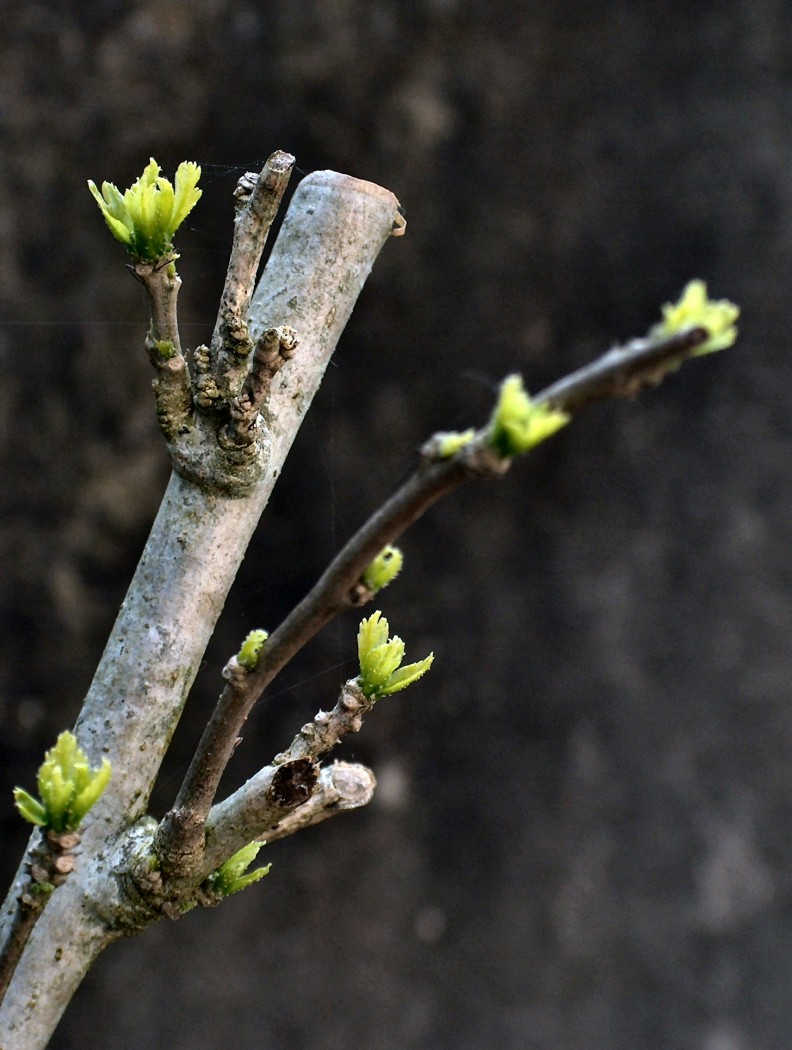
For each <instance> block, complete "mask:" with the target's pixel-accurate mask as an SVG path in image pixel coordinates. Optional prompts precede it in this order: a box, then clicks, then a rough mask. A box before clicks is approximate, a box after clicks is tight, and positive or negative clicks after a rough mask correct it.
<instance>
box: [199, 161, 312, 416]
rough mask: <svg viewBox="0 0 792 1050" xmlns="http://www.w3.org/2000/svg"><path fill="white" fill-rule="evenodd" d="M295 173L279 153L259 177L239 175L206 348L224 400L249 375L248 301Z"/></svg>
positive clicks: (291, 162) (235, 391) (250, 342)
mask: <svg viewBox="0 0 792 1050" xmlns="http://www.w3.org/2000/svg"><path fill="white" fill-rule="evenodd" d="M293 170H294V157H293V156H292V155H291V154H290V153H284V152H283V151H282V150H277V151H276V152H275V153H273V154H272V156H271V157H270V158H269V159H268V160H267V163H266V164H265V165H264V167H263V168H262V170H261V172H260V173H259V174H258V175H255V174H253V173H252V172H247V174H245V175H243V176H242V178H241V179H240V180H239V183H238V185H237V188H236V191H235V196H236V198H237V207H236V218H235V220H234V242H233V245H232V247H231V256H230V258H229V262H228V272H227V274H226V280H225V286H224V288H223V294H222V296H221V299H220V309H219V311H218V314H217V322H216V324H215V329H214V333H213V335H212V340H211V344H210V356H211V360H212V361H213V363H214V367H213V372H214V375H215V377H216V379H217V381H218V385H219V388H220V391H221V392H223V393H224V394H225V396H226V397H233V396H235V395H236V394H237V393H238V392H239V391H238V388H239V385H240V384H241V382H242V380H243V378H244V376H245V373H246V371H247V357H248V354H249V353H250V351H251V350H252V349H253V342H252V340H251V337H250V332H249V331H248V310H249V307H250V300H251V298H252V296H253V289H254V288H255V283H256V274H257V273H258V268H259V263H260V262H261V256H262V253H263V251H264V245H265V244H266V242H267V235H268V234H269V231H270V228H271V227H272V223H273V221H274V219H275V216H276V214H277V211H278V208H279V207H280V202H281V200H282V198H283V194H284V193H285V191H286V187H287V186H288V184H289V179H290V178H291V173H292V171H293Z"/></svg>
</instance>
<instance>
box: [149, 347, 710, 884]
mask: <svg viewBox="0 0 792 1050" xmlns="http://www.w3.org/2000/svg"><path fill="white" fill-rule="evenodd" d="M708 338H709V333H708V332H707V330H706V329H704V328H691V329H688V330H686V331H683V332H680V333H678V334H677V335H674V336H671V337H669V338H668V339H665V340H661V341H653V340H651V339H644V340H635V341H633V342H632V343H629V344H627V345H626V346H625V347H621V348H614V349H612V350H610V351H608V352H607V353H606V354H604V355H603V356H602V357H600V358H599V359H598V360H596V361H595V362H593V363H592V364H591V365H587V366H586V367H584V368H582V369H580V370H578V371H576V372H574V373H572V374H570V375H569V376H567V377H565V378H564V379H562V380H560V381H559V382H558V383H555V384H553V385H552V386H549V387H547V388H546V389H545V390H543V391H542V392H541V393H539V394H538V395H537V396H536V397H535V398H534V401H535V402H537V403H546V404H549V405H551V406H552V407H553V408H557V409H561V410H563V411H566V412H570V413H572V412H576V411H578V410H579V409H580V408H581V407H583V406H584V405H586V404H589V403H591V402H592V401H595V400H603V399H606V398H611V397H625V396H632V395H633V394H635V393H636V392H637V390H639V389H640V388H641V387H643V386H647V385H656V384H657V383H658V382H660V380H661V379H662V378H663V376H664V375H666V374H667V373H668V372H669V371H672V370H673V369H675V368H676V367H677V366H678V365H679V364H680V363H681V362H682V361H684V360H685V358H687V357H689V356H690V355H691V354H692V353H694V352H695V350H696V348H697V347H699V346H701V345H702V344H703V343H704V342H706V340H707V339H708ZM431 445H432V443H431V442H429V443H427V446H426V447H427V448H429V447H431ZM510 463H511V461H510V460H504V459H501V458H500V457H499V456H498V455H497V454H496V453H495V452H494V451H493V450H492V449H491V448H490V446H489V443H488V440H487V431H486V429H485V430H482V431H480V432H479V433H478V434H477V435H476V437H475V438H474V440H473V441H471V442H470V443H468V444H467V445H465V446H464V447H463V448H462V449H461V450H460V451H459V452H458V453H456V455H454V456H452V457H450V458H447V459H437V458H434V459H433V458H431V457H429V456H426V455H425V456H424V457H423V458H422V460H421V462H420V463H419V465H418V468H417V469H416V471H415V472H414V473H413V474H412V475H411V476H410V477H409V478H408V479H407V481H406V482H405V483H404V484H403V485H402V486H401V487H400V488H399V489H397V491H396V492H395V493H394V494H393V495H392V496H391V497H390V499H388V500H387V501H386V502H385V503H384V504H383V505H382V506H381V507H380V508H379V509H378V510H377V511H376V512H375V513H374V514H373V515H372V517H371V518H369V520H368V521H367V522H366V523H365V524H364V525H363V526H362V527H361V528H360V529H359V530H358V531H357V532H356V533H355V535H354V536H353V537H352V538H351V539H350V540H349V541H348V542H347V544H346V545H345V546H344V547H343V549H342V550H341V551H340V552H339V554H338V555H337V556H336V558H335V559H334V560H333V562H332V563H331V564H330V566H329V567H328V569H327V570H326V571H325V573H324V574H323V576H322V577H321V578H320V579H319V581H318V582H317V583H316V584H315V586H314V587H313V588H312V590H311V591H310V592H309V593H308V594H307V595H306V597H305V598H303V600H302V601H301V602H300V603H299V605H297V606H296V607H295V608H294V609H293V610H292V612H291V613H289V615H288V616H287V617H286V619H285V620H284V621H283V623H282V624H281V625H280V626H279V627H278V628H277V630H275V631H274V632H273V633H272V634H271V635H270V636H269V638H268V639H267V642H266V645H265V646H264V649H263V651H262V653H261V656H260V658H259V661H258V664H257V666H256V667H255V668H254V669H253V670H251V671H250V672H249V673H247V674H246V675H244V676H242V677H236V678H234V679H230V680H229V682H228V684H227V686H226V688H225V689H224V690H223V692H222V694H221V696H220V699H219V701H218V703H217V706H216V708H215V711H214V713H213V715H212V717H211V719H210V721H209V723H208V725H207V727H206V730H205V731H204V735H203V737H202V739H201V741H200V743H199V745H198V748H197V750H196V752H195V755H194V757H193V760H192V762H191V764H190V767H189V769H188V771H187V775H186V777H185V779H184V782H183V784H182V786H181V789H180V791H179V794H178V796H177V798H176V801H175V804H174V807H173V809H171V811H170V812H169V813H168V814H167V815H166V817H165V819H164V820H163V822H162V824H161V825H160V829H159V832H158V835H157V840H156V844H155V848H156V850H157V853H158V855H159V857H160V860H161V862H162V864H163V868H164V869H166V870H167V869H169V868H170V869H171V870H173V871H178V873H179V874H188V873H189V868H190V866H191V865H193V864H197V863H200V856H201V852H202V850H203V828H204V825H205V822H206V818H207V816H208V814H209V811H210V808H211V806H212V802H213V800H214V797H215V794H216V791H217V786H218V784H219V781H220V777H221V776H222V774H223V771H224V770H225V768H226V766H227V764H228V761H229V760H230V758H231V755H232V753H233V751H234V748H235V747H236V744H237V742H238V737H239V732H240V730H241V728H242V726H243V724H244V722H245V720H246V719H247V716H248V714H249V713H250V711H251V709H252V707H253V705H254V704H255V703H256V701H257V700H258V698H259V697H260V696H261V694H262V692H263V691H264V690H265V689H266V688H267V686H268V685H269V684H270V682H271V681H272V680H273V678H275V676H276V675H277V674H278V673H279V672H280V670H281V669H282V668H283V667H284V666H285V665H286V664H287V663H288V662H289V661H290V660H291V659H292V657H293V656H294V655H295V654H296V653H297V652H299V650H300V649H301V648H302V647H303V646H304V645H305V644H306V643H307V642H308V641H310V639H311V638H313V637H314V635H315V634H316V633H317V632H318V631H319V630H320V629H321V628H322V627H324V626H325V624H327V623H328V622H329V621H330V620H331V619H333V618H334V617H335V616H336V615H338V613H340V612H342V611H343V610H345V609H348V608H351V607H354V606H355V605H358V604H360V595H361V592H360V589H359V587H358V583H359V580H360V577H361V576H362V574H363V572H364V571H365V569H366V568H367V567H368V565H369V564H370V563H371V561H372V560H373V559H374V558H375V557H376V556H377V554H378V553H379V552H380V551H381V550H382V548H383V547H384V546H386V544H388V543H393V542H394V540H396V539H397V538H398V537H399V536H400V535H401V534H402V533H403V532H404V531H405V530H406V529H407V528H408V526H409V525H411V524H412V523H413V522H414V521H416V520H417V519H418V518H419V517H421V515H422V514H424V513H425V512H426V511H427V510H428V509H429V507H431V506H432V505H433V504H434V503H436V502H437V500H439V499H440V498H441V497H442V496H445V495H447V494H448V493H449V492H451V491H452V490H453V489H455V488H458V487H459V486H460V485H462V484H463V483H464V482H466V481H468V480H471V479H472V478H476V477H479V478H482V477H490V478H492V477H497V476H499V475H501V474H503V473H504V471H505V470H506V469H508V467H509V465H510Z"/></svg>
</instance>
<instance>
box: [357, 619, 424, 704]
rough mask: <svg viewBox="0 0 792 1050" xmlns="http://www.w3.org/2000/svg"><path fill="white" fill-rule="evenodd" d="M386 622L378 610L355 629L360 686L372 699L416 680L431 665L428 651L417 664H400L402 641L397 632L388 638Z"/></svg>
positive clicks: (395, 691)
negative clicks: (356, 632) (356, 633)
mask: <svg viewBox="0 0 792 1050" xmlns="http://www.w3.org/2000/svg"><path fill="white" fill-rule="evenodd" d="M388 630H389V626H388V621H387V620H386V619H385V617H384V616H383V615H382V613H381V612H380V611H379V610H377V611H376V612H374V613H372V614H371V616H369V617H368V618H367V619H365V620H361V622H360V628H359V630H358V659H359V661H360V676H359V679H358V681H359V682H360V688H361V689H362V690H363V693H364V694H365V695H366V696H367V697H369V699H371V698H376V697H380V696H389V695H390V694H391V693H397V692H399V690H401V689H406V688H407V686H408V685H411V684H412V683H413V682H415V681H417V680H418V679H419V678H420V677H421V675H423V674H425V673H426V671H428V670H429V668H430V667H431V665H432V661H433V660H434V654H433V653H430V654H429V656H427V657H426V659H424V660H421V661H420V662H419V663H414V664H408V665H407V666H406V667H401V662H402V660H403V659H404V642H403V641H402V640H401V638H399V637H398V635H394V636H393V638H388Z"/></svg>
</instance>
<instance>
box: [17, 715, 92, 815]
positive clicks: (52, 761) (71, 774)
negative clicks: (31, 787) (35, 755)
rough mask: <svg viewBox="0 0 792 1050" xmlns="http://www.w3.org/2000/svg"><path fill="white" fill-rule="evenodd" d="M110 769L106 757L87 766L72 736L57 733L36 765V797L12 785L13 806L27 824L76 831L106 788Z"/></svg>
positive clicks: (86, 761) (83, 754)
mask: <svg viewBox="0 0 792 1050" xmlns="http://www.w3.org/2000/svg"><path fill="white" fill-rule="evenodd" d="M110 772H111V768H110V763H109V761H108V760H107V759H106V758H103V759H102V764H101V766H100V767H99V768H98V769H91V767H90V766H89V765H88V759H87V757H86V755H85V752H84V751H82V750H81V748H79V747H78V746H77V739H76V737H75V736H74V735H73V734H72V733H69V732H65V733H61V735H60V736H59V737H58V740H57V742H56V744H55V746H54V747H52V748H50V750H49V751H48V752H47V753H46V755H45V756H44V761H43V763H42V764H41V766H40V768H39V771H38V790H39V797H38V798H35V797H34V796H33V795H30V794H29V793H28V792H27V791H25V790H24V789H23V788H14V801H15V803H16V807H17V809H18V810H19V813H20V814H21V816H23V817H24V818H25V820H27V821H30V823H31V824H38V825H39V826H40V827H43V828H51V829H52V830H53V831H58V832H61V831H76V830H77V828H78V827H79V826H80V824H81V822H82V820H83V818H84V817H85V815H86V813H87V812H88V810H89V809H91V807H92V806H93V805H94V804H95V803H96V802H97V801H98V800H99V798H100V797H101V795H102V793H103V792H104V789H105V788H106V787H107V784H108V782H109V780H110Z"/></svg>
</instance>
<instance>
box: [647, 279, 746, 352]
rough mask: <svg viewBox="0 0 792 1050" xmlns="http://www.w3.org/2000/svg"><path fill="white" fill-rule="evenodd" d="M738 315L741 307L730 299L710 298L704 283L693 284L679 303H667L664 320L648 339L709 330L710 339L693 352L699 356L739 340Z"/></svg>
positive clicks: (656, 326) (723, 348) (693, 282)
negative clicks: (688, 329)
mask: <svg viewBox="0 0 792 1050" xmlns="http://www.w3.org/2000/svg"><path fill="white" fill-rule="evenodd" d="M739 316H740V308H739V306H735V305H734V303H732V302H729V300H728V299H708V298H707V286H706V284H705V283H704V281H698V280H696V281H690V283H689V284H688V285H687V286H686V288H685V290H684V291H683V292H682V295H681V296H680V298H679V300H678V302H676V303H666V304H665V306H664V307H663V320H662V321H660V322H659V324H656V325H655V326H654V328H652V329H651V331H650V332H649V336H650V338H651V339H658V340H659V339H667V338H668V337H669V336H672V335H676V333H677V332H682V331H684V330H685V329H686V328H706V329H707V331H708V332H709V334H710V337H709V339H708V340H707V342H706V343H703V344H702V345H701V346H699V347H697V348H696V350H695V351H694V356H696V357H700V356H701V355H702V354H711V353H713V352H714V351H716V350H725V349H726V348H727V347H729V346H731V345H732V343H733V342H734V340H735V339H736V338H737V329H736V327H735V321H736V320H737V318H738V317H739Z"/></svg>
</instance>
